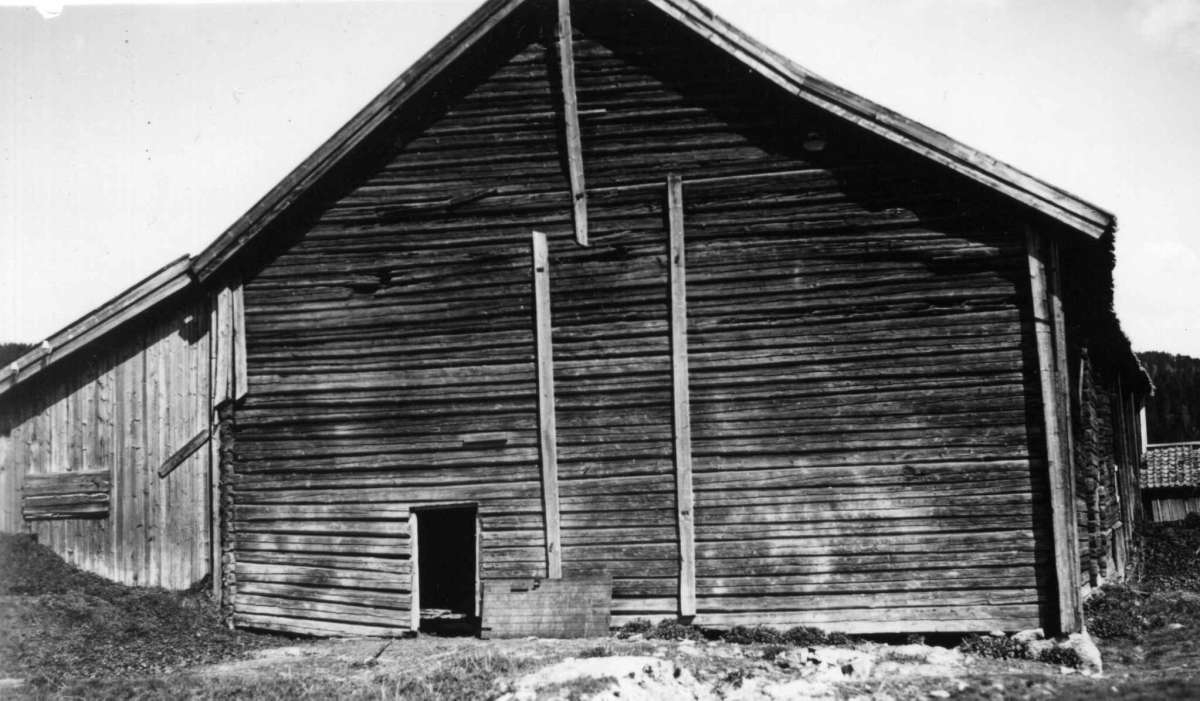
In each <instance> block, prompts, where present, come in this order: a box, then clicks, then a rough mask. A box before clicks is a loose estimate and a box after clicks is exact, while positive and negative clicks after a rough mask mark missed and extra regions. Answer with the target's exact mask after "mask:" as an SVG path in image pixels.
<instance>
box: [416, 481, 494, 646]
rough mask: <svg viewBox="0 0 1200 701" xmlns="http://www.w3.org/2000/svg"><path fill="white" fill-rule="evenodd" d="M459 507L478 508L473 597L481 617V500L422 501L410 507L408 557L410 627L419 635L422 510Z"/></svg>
mask: <svg viewBox="0 0 1200 701" xmlns="http://www.w3.org/2000/svg"><path fill="white" fill-rule="evenodd" d="M456 509H472V510H474V511H475V567H474V569H475V584H474V590H475V594H474V596H473V597H472V598H473V599H474V601H475V611H474V615H475V617H476V618H478V617H479V616H480V615H481V613H482V610H481V605H482V601H483V580H482V574H481V573H482V572H483V563H482V559H483V558H482V555H483V528H482V525H483V524H482V519H481V518H480V516H479V502H477V501H447V502H438V503H436V504H422V505H421V506H412V507H409V510H408V542H409V546H408V558H409V564H410V568H409V569H410V570H411V582H410V584H409V597H410V601H409V628H410V630H411V632H412V633H413V634H414V635H416V634H417V633H419V632H420V630H421V568H420V562H421V543H420V539H419V537H418V535H417V534H418V532H419V530H418V529H419V526H420V516H419V514H421V513H428V512H431V511H452V510H456Z"/></svg>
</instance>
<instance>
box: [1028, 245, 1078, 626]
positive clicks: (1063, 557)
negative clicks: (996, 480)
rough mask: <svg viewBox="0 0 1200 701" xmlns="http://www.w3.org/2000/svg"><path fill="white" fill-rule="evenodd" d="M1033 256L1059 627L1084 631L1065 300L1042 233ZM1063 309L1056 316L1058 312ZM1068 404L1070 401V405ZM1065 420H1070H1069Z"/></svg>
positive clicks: (1031, 272) (1032, 248)
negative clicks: (1065, 365)
mask: <svg viewBox="0 0 1200 701" xmlns="http://www.w3.org/2000/svg"><path fill="white" fill-rule="evenodd" d="M1026 243H1027V249H1028V254H1029V281H1030V291H1031V293H1032V299H1033V326H1034V333H1035V336H1036V342H1037V356H1038V377H1039V379H1040V384H1041V388H1042V389H1041V391H1042V405H1043V414H1044V420H1045V430H1046V457H1047V462H1048V465H1049V482H1050V509H1051V514H1052V517H1051V520H1052V529H1053V537H1054V569H1055V576H1056V580H1057V589H1058V607H1059V621H1058V622H1059V627H1060V628H1061V630H1062V632H1068V633H1072V632H1077V631H1079V630H1080V629H1081V628H1082V610H1081V601H1080V594H1079V587H1080V582H1079V556H1078V540H1077V538H1078V536H1077V533H1076V531H1077V518H1076V514H1075V502H1074V499H1073V494H1074V489H1073V485H1074V475H1073V470H1072V467H1071V455H1070V453H1069V452H1068V451H1069V442H1068V441H1069V440H1070V439H1069V436H1067V435H1064V431H1065V433H1068V434H1069V433H1070V430H1069V424H1068V423H1067V421H1068V420H1069V414H1068V412H1069V406H1068V407H1064V406H1063V400H1064V398H1068V397H1067V395H1065V394H1064V393H1063V384H1064V382H1063V381H1062V379H1060V378H1061V376H1062V375H1063V373H1062V365H1060V364H1059V355H1060V350H1059V348H1060V347H1063V351H1062V353H1064V357H1065V339H1064V338H1062V337H1061V336H1058V332H1059V328H1060V325H1061V323H1062V320H1061V319H1060V317H1061V300H1060V299H1059V298H1058V297H1059V295H1058V294H1056V293H1057V290H1056V289H1055V287H1056V286H1055V285H1054V283H1053V282H1052V281H1051V279H1050V277H1051V274H1052V273H1053V268H1052V266H1048V265H1047V259H1048V258H1049V257H1050V252H1049V251H1048V250H1047V248H1046V247H1045V246H1044V241H1043V239H1042V238H1041V236H1039V235H1038V233H1037V232H1035V231H1033V230H1032V229H1029V230H1027V231H1026ZM1056 308H1057V309H1058V311H1057V312H1056V311H1055V309H1056ZM1068 404H1069V402H1068ZM1064 417H1067V418H1065V419H1064Z"/></svg>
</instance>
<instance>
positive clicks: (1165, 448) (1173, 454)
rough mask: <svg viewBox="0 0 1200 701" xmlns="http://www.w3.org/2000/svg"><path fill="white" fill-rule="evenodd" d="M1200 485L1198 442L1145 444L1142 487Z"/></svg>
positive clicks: (1199, 449)
mask: <svg viewBox="0 0 1200 701" xmlns="http://www.w3.org/2000/svg"><path fill="white" fill-rule="evenodd" d="M1156 487H1200V442H1197V443H1162V444H1159V445H1148V446H1146V460H1145V461H1144V463H1143V464H1142V488H1143V489H1154V488H1156Z"/></svg>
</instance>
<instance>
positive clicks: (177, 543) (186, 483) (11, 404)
mask: <svg viewBox="0 0 1200 701" xmlns="http://www.w3.org/2000/svg"><path fill="white" fill-rule="evenodd" d="M208 368H209V347H208V315H207V305H206V304H205V303H203V302H199V301H193V300H190V299H184V298H179V297H177V298H175V299H173V300H171V302H169V303H167V304H165V305H163V306H161V307H160V308H159V311H152V312H149V313H145V314H142V315H141V316H139V317H138V318H137V320H136V321H134V322H132V323H131V324H128V325H127V326H126V327H125V328H123V329H121V330H118V331H116V332H113V333H112V334H110V335H108V336H107V337H105V338H104V339H102V340H101V341H100V342H96V343H92V344H91V345H90V346H88V347H87V348H85V349H84V350H82V351H79V352H77V353H76V354H75V355H73V356H72V357H70V358H67V359H66V360H64V361H61V362H59V363H57V364H55V365H53V366H52V367H49V368H47V369H46V370H44V371H42V372H41V373H39V374H38V375H37V376H35V377H34V378H32V379H30V380H28V381H27V382H25V383H24V384H22V385H20V386H18V387H16V388H15V389H14V390H11V391H10V392H9V393H7V394H6V395H5V396H4V397H0V530H3V531H4V532H6V533H32V534H34V535H36V536H37V539H38V541H39V542H40V543H42V544H44V545H46V546H47V547H49V548H51V549H52V550H54V551H55V552H56V553H58V554H59V555H60V556H62V557H63V558H64V559H65V560H66V561H68V562H70V563H71V564H74V565H76V566H78V567H80V568H81V569H84V570H86V571H89V572H94V573H96V574H99V575H101V576H104V577H107V578H110V579H113V580H115V581H118V582H121V583H124V584H130V585H141V586H161V587H165V588H168V589H185V588H188V587H190V586H192V585H193V584H195V583H196V582H198V581H199V580H201V579H203V578H204V576H205V575H207V574H208V572H209V545H208V544H209V535H208V531H209V519H208V514H209V508H208V503H209V501H208V499H209V497H208V494H209V465H208V451H207V450H197V451H196V452H195V453H194V454H192V455H191V456H190V457H188V458H187V459H186V460H185V461H184V462H182V463H181V464H180V465H179V466H178V467H176V468H175V469H174V470H173V471H171V472H170V473H169V474H168V475H167V476H166V477H161V478H160V477H159V476H158V470H159V467H160V466H161V465H162V464H163V462H164V461H165V460H166V459H167V458H168V457H169V456H170V455H171V454H172V453H174V452H175V451H176V450H178V449H179V448H181V447H183V446H184V445H185V444H187V443H188V441H190V440H192V439H193V438H195V437H196V435H197V434H199V433H201V432H202V431H203V430H204V429H206V428H207V426H208V405H209V403H208V396H209V386H208V376H209V370H208Z"/></svg>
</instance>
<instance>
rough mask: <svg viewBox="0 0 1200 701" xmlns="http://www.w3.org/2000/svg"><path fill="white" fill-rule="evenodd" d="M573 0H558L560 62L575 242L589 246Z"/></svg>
mask: <svg viewBox="0 0 1200 701" xmlns="http://www.w3.org/2000/svg"><path fill="white" fill-rule="evenodd" d="M572 32H573V28H572V25H571V0H558V23H557V34H558V62H559V71H560V73H561V78H562V81H561V82H562V92H563V118H564V121H565V125H564V126H565V129H566V146H567V169H568V171H569V176H570V181H571V202H572V205H573V208H574V216H575V241H576V242H577V243H578V244H579V245H580V246H586V245H588V206H587V184H586V183H585V182H584V177H583V140H582V137H581V136H580V130H579V97H578V94H577V92H576V89H575V48H574V39H573V37H572Z"/></svg>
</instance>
